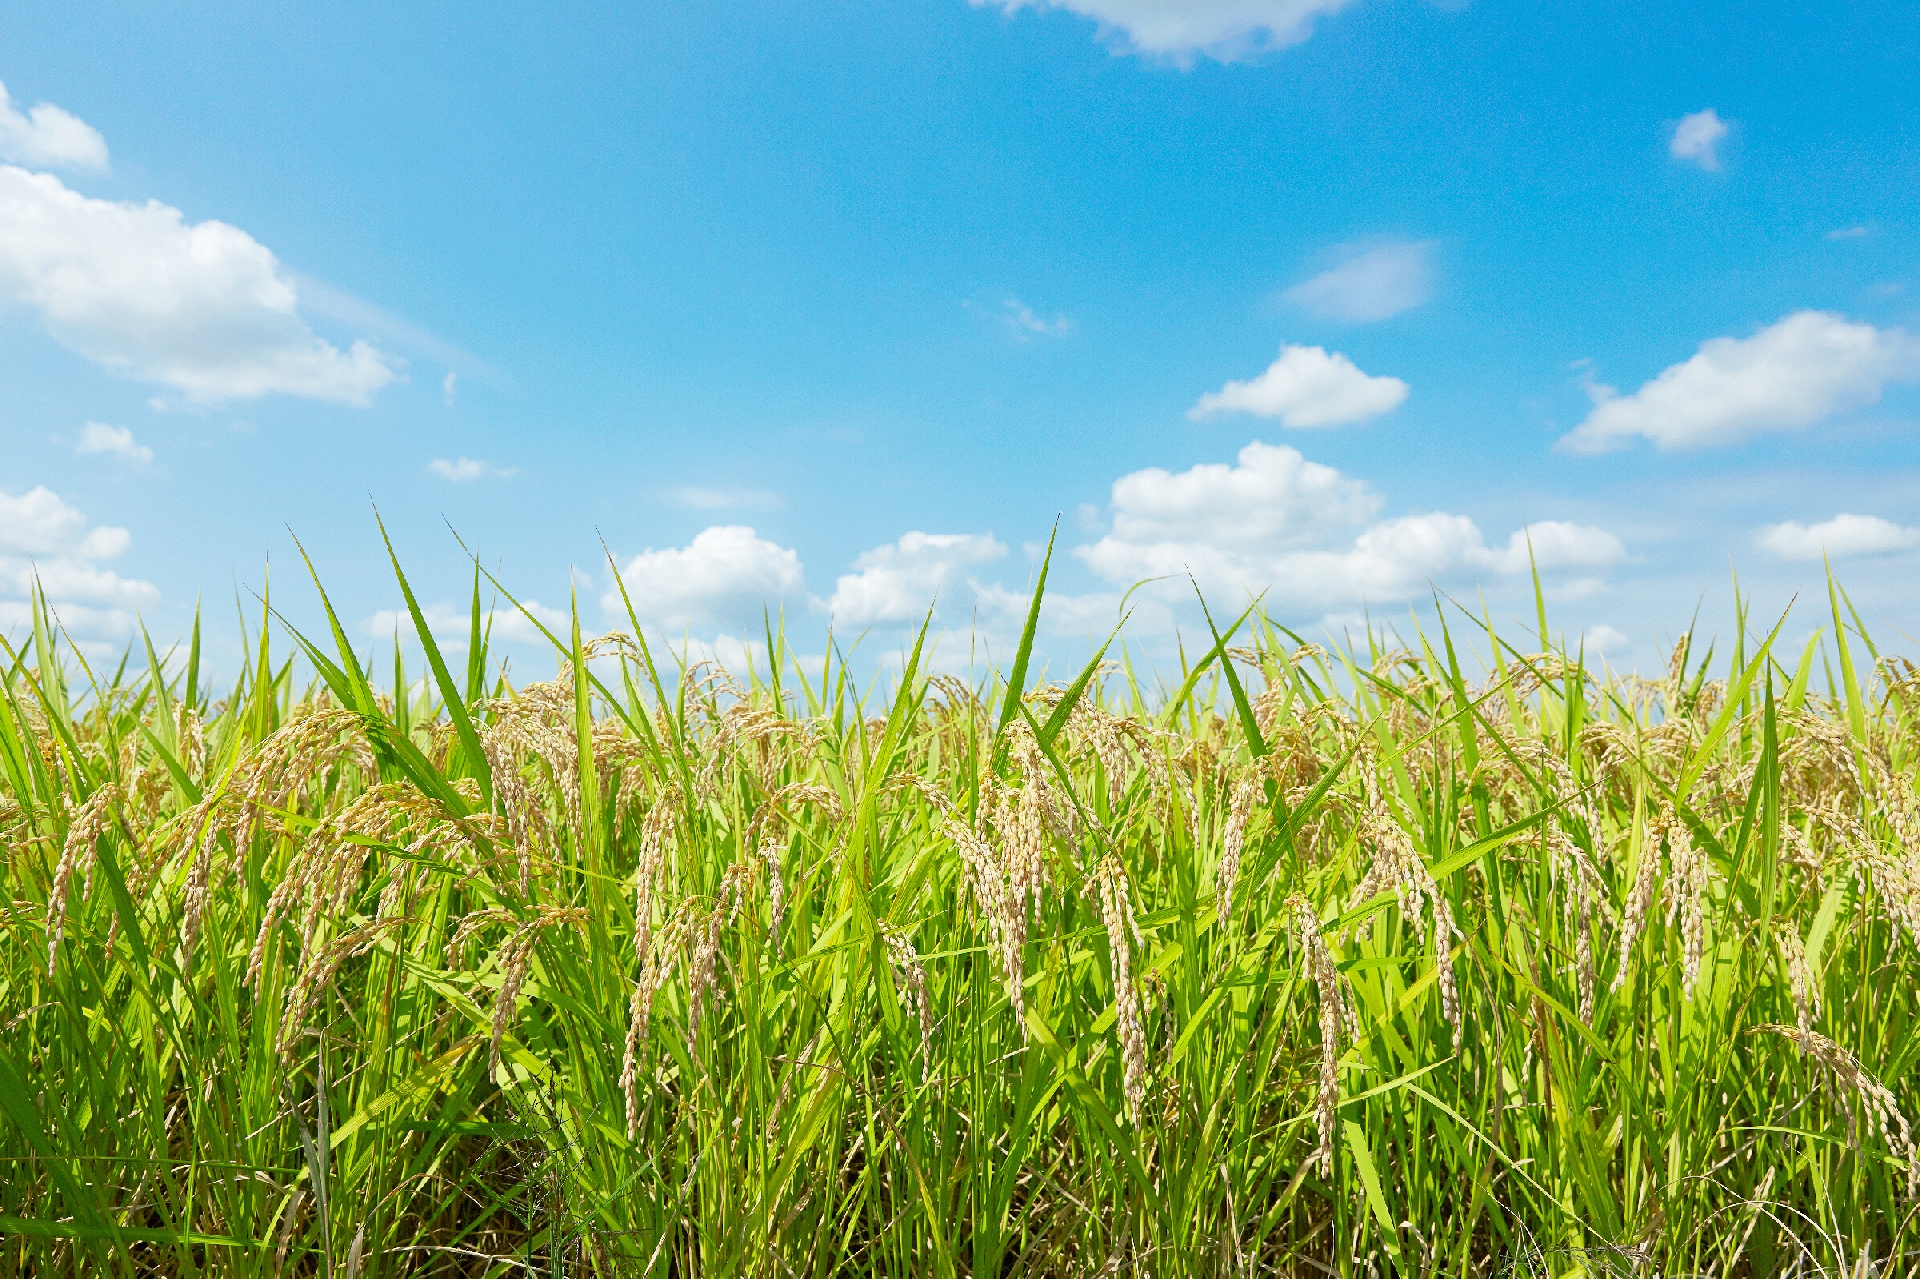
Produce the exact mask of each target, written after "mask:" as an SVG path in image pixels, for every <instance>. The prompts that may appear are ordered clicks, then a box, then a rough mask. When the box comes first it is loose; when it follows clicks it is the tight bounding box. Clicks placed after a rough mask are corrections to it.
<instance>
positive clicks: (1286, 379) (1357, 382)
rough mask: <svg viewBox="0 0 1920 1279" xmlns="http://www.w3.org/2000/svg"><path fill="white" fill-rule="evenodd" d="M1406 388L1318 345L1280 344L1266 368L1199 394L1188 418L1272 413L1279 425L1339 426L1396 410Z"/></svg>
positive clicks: (1188, 412) (1393, 379) (1404, 395)
mask: <svg viewBox="0 0 1920 1279" xmlns="http://www.w3.org/2000/svg"><path fill="white" fill-rule="evenodd" d="M1407 390H1408V387H1407V384H1406V383H1405V382H1402V381H1401V380H1400V379H1399V378H1397V377H1370V376H1368V375H1367V374H1365V373H1362V372H1361V371H1360V370H1359V369H1358V368H1356V367H1355V366H1354V363H1353V361H1352V360H1349V359H1348V358H1347V357H1346V356H1344V355H1341V354H1340V353H1339V352H1337V351H1336V352H1334V353H1333V354H1331V355H1329V354H1328V353H1327V351H1326V350H1325V348H1323V347H1318V346H1283V347H1281V348H1280V358H1279V359H1277V360H1275V361H1274V362H1273V363H1272V364H1270V365H1268V366H1267V370H1266V372H1264V373H1262V374H1260V375H1259V376H1258V377H1256V378H1253V379H1252V380H1250V381H1246V382H1229V383H1227V384H1226V385H1225V386H1223V387H1221V388H1220V389H1219V390H1218V391H1211V392H1209V393H1207V394H1206V395H1203V396H1201V397H1200V400H1199V403H1197V404H1195V405H1194V406H1193V407H1192V408H1191V409H1188V410H1187V416H1188V417H1189V418H1193V419H1195V420H1198V419H1200V418H1204V417H1212V416H1214V415H1216V414H1220V413H1252V414H1255V415H1256V416H1259V417H1277V418H1279V419H1280V421H1281V424H1282V425H1284V426H1291V427H1313V426H1341V425H1344V424H1346V423H1349V422H1364V421H1366V420H1367V419H1368V418H1371V417H1378V416H1380V415H1381V414H1382V413H1388V412H1391V411H1392V410H1394V409H1396V408H1399V407H1400V405H1401V403H1402V402H1403V401H1404V400H1405V399H1406V398H1407Z"/></svg>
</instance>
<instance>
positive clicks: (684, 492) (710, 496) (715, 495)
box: [667, 484, 782, 511]
mask: <svg viewBox="0 0 1920 1279" xmlns="http://www.w3.org/2000/svg"><path fill="white" fill-rule="evenodd" d="M667 495H668V496H669V497H671V498H672V499H673V500H674V501H675V502H678V503H679V504H680V505H681V506H684V507H687V508H688V509H690V510H695V511H726V510H749V511H750V510H769V509H771V508H773V507H776V506H779V505H781V504H782V503H781V500H780V495H779V494H778V493H770V492H768V491H767V490H766V489H750V488H707V487H703V486H701V485H697V484H694V485H688V486H686V487H684V488H677V489H670V490H668V493H667Z"/></svg>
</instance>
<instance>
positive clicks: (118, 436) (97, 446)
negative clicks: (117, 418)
mask: <svg viewBox="0 0 1920 1279" xmlns="http://www.w3.org/2000/svg"><path fill="white" fill-rule="evenodd" d="M73 451H74V452H75V453H78V454H80V455H81V456H83V457H85V456H88V455H90V454H97V455H100V456H104V457H110V458H112V459H113V460H114V461H116V462H120V463H122V464H124V465H126V466H131V467H133V468H134V469H135V470H139V469H140V468H141V467H143V466H145V465H146V464H147V463H149V462H151V461H153V450H152V449H150V448H148V447H147V446H146V445H144V444H141V443H140V442H138V441H137V440H135V439H134V438H133V432H132V431H130V430H128V429H127V428H126V427H124V426H108V425H107V424H106V423H105V422H89V423H87V424H86V425H85V426H84V427H82V428H81V429H80V440H79V442H78V443H77V444H75V445H74V446H73Z"/></svg>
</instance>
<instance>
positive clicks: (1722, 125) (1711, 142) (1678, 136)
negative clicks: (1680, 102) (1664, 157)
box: [1667, 107, 1727, 169]
mask: <svg viewBox="0 0 1920 1279" xmlns="http://www.w3.org/2000/svg"><path fill="white" fill-rule="evenodd" d="M1726 136H1727V123H1726V121H1724V120H1722V119H1721V118H1720V116H1719V114H1718V113H1717V112H1715V111H1714V109H1713V108H1712V107H1708V108H1707V109H1706V110H1705V111H1695V112H1694V113H1693V114H1692V115H1689V116H1682V117H1681V118H1680V123H1678V124H1676V125H1674V126H1673V137H1672V139H1671V140H1670V141H1669V142H1668V143H1667V154H1669V155H1671V156H1672V157H1673V158H1674V159H1676V160H1688V161H1691V162H1692V163H1694V164H1697V165H1699V166H1700V167H1701V168H1703V169H1717V168H1719V167H1720V155H1719V152H1718V151H1717V150H1715V148H1717V147H1718V146H1719V145H1720V140H1721V139H1722V138H1724V137H1726Z"/></svg>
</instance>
